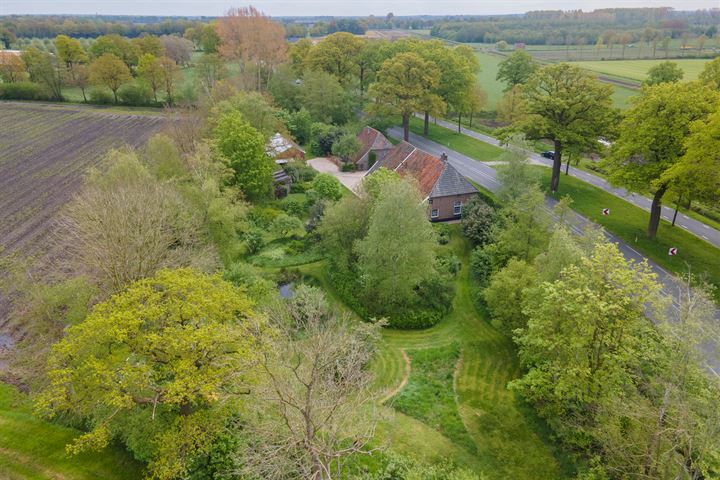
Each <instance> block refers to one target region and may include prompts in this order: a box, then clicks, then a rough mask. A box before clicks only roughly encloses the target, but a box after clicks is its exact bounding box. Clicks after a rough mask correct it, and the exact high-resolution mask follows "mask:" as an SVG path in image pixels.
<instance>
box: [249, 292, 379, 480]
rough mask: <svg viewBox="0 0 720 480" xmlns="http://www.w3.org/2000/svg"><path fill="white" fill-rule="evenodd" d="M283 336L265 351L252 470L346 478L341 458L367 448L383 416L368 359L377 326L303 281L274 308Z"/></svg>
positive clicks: (316, 479) (277, 475) (273, 475)
mask: <svg viewBox="0 0 720 480" xmlns="http://www.w3.org/2000/svg"><path fill="white" fill-rule="evenodd" d="M270 319H271V324H272V325H273V326H274V327H275V329H276V331H277V332H278V334H277V335H276V336H274V337H273V344H272V347H273V348H271V349H267V350H264V351H263V359H262V360H261V361H260V366H261V368H262V369H263V370H264V372H265V374H266V378H267V386H266V388H264V389H263V390H262V391H261V393H260V399H261V401H259V402H258V403H257V404H256V410H257V411H258V413H259V416H258V422H257V423H255V424H254V425H251V426H250V430H251V432H253V433H254V434H255V435H256V436H257V440H256V441H251V442H250V448H249V450H248V451H247V452H239V453H240V456H241V458H243V459H247V461H246V465H247V468H246V471H247V472H248V473H251V474H253V475H257V476H259V477H261V478H267V479H276V480H281V479H286V478H289V477H299V478H302V479H307V480H326V479H331V478H343V473H344V470H343V464H344V463H345V462H344V461H343V460H346V459H347V458H349V457H352V456H353V455H359V454H369V453H371V452H372V449H371V448H370V447H369V446H368V442H370V440H371V439H372V438H373V437H374V433H375V425H376V423H377V419H378V416H377V414H376V413H375V408H376V406H375V404H374V399H375V398H374V394H373V393H372V373H371V370H370V369H369V368H368V365H369V363H370V361H371V359H372V357H373V353H374V351H375V344H376V343H377V342H378V340H379V333H380V332H379V330H380V328H379V326H378V325H377V324H371V323H365V322H360V323H358V322H350V321H349V320H348V319H347V318H342V317H338V316H337V315H336V314H335V312H333V311H332V310H331V309H330V306H329V304H328V302H327V300H325V298H324V296H323V294H322V292H321V291H320V290H318V289H316V288H314V287H308V286H300V287H298V289H297V290H296V292H295V295H294V297H293V298H292V299H291V300H290V301H289V302H288V305H287V309H285V308H276V309H275V310H274V311H273V312H271V314H270Z"/></svg>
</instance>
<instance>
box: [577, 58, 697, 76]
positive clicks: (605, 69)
mask: <svg viewBox="0 0 720 480" xmlns="http://www.w3.org/2000/svg"><path fill="white" fill-rule="evenodd" d="M664 61H666V60H665V59H657V60H606V61H592V62H573V65H577V66H579V67H582V68H585V69H587V70H592V71H593V72H597V73H602V74H607V75H614V76H617V77H622V78H628V79H631V80H637V81H640V82H641V81H643V80H645V78H646V77H647V71H648V70H649V69H650V68H651V67H653V66H655V65H657V64H659V63H661V62H664ZM670 61H672V62H675V63H677V64H678V65H680V68H682V70H683V71H684V72H685V76H684V77H683V80H697V78H698V75H700V72H701V71H702V69H703V67H704V66H705V63H706V62H708V60H707V59H696V58H687V59H686V58H680V59H670Z"/></svg>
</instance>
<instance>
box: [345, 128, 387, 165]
mask: <svg viewBox="0 0 720 480" xmlns="http://www.w3.org/2000/svg"><path fill="white" fill-rule="evenodd" d="M357 139H358V140H359V141H360V144H361V145H362V146H361V147H360V151H359V152H358V153H357V155H355V158H354V159H353V161H354V162H357V161H358V160H360V159H361V158H362V157H364V156H365V154H366V153H368V152H369V151H370V150H371V149H373V148H375V149H384V148H392V143H390V141H389V140H388V139H387V138H385V136H384V135H383V134H382V133H380V132H378V131H377V130H375V129H374V128H372V127H365V128H363V129H362V131H361V132H360V133H358V135H357Z"/></svg>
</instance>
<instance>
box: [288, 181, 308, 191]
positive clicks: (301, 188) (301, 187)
mask: <svg viewBox="0 0 720 480" xmlns="http://www.w3.org/2000/svg"><path fill="white" fill-rule="evenodd" d="M306 190H307V184H306V183H293V184H292V185H290V193H305V191H306Z"/></svg>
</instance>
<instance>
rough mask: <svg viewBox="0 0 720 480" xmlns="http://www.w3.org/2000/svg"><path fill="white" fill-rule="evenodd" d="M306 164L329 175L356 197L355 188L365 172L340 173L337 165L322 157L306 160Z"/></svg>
mask: <svg viewBox="0 0 720 480" xmlns="http://www.w3.org/2000/svg"><path fill="white" fill-rule="evenodd" d="M307 163H308V165H310V166H311V167H313V168H314V169H315V170H317V171H318V172H320V173H329V174H330V175H332V176H334V177H336V178H337V179H338V180H340V183H342V184H343V185H345V186H346V187H347V188H348V190H350V191H351V192H353V193H354V194H356V195H357V187H358V185H360V182H362V179H363V177H364V176H365V172H341V171H340V168H338V166H337V165H335V164H334V163H333V162H331V161H330V160H328V159H327V158H324V157H318V158H313V159H312V160H308V162H307Z"/></svg>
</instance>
